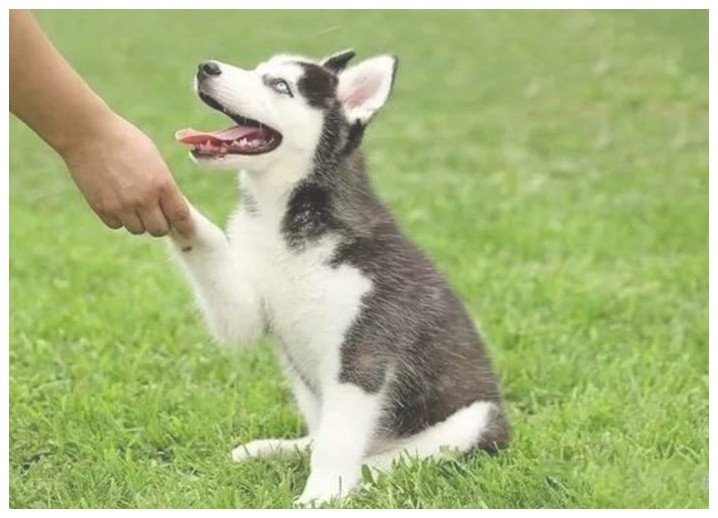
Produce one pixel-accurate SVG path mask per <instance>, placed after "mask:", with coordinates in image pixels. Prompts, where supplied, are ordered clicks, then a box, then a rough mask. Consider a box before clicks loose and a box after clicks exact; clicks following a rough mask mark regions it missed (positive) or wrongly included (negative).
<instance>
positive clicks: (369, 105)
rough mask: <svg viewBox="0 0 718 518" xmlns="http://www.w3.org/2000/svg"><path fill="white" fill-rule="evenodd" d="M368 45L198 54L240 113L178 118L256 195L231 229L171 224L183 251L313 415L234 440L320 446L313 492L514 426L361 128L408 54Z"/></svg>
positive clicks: (212, 90)
mask: <svg viewBox="0 0 718 518" xmlns="http://www.w3.org/2000/svg"><path fill="white" fill-rule="evenodd" d="M354 55H355V54H354V52H353V51H350V50H349V51H343V52H340V53H338V54H335V55H333V56H330V57H328V58H326V59H323V60H321V61H316V60H312V59H308V58H305V57H300V56H291V55H278V56H275V57H273V58H271V59H270V60H269V61H267V62H265V63H262V64H260V65H259V66H257V67H256V68H255V69H254V70H243V69H241V68H237V67H235V66H231V65H228V64H225V63H220V62H217V61H207V62H204V63H201V64H200V65H199V67H198V71H197V74H196V82H195V88H196V91H197V94H198V96H199V98H200V99H201V100H202V101H204V103H206V104H207V105H208V106H209V107H210V108H213V109H215V110H218V111H220V112H222V113H224V114H226V115H227V116H228V117H229V118H230V119H231V120H232V121H233V125H232V126H231V127H229V128H227V129H224V130H220V131H212V132H210V131H206V132H205V131H196V130H190V129H187V130H181V131H179V132H178V133H177V139H178V140H179V141H181V142H182V143H184V144H187V145H189V146H190V147H191V156H192V157H193V159H194V161H196V162H197V163H199V164H201V165H206V166H212V167H219V168H229V169H234V170H239V171H240V173H239V174H240V185H241V200H240V201H241V202H240V205H239V208H238V209H237V211H236V212H235V213H234V215H233V216H232V217H231V220H230V222H229V224H228V226H227V229H226V232H223V231H222V230H221V229H220V228H218V227H217V226H215V225H214V224H213V223H211V222H210V221H208V220H207V219H206V218H205V217H204V216H202V215H201V214H200V213H199V212H198V211H197V210H196V209H194V208H193V209H192V218H193V220H194V229H195V230H194V234H193V235H192V236H190V237H187V238H185V237H182V236H180V235H179V234H177V233H174V234H172V236H171V245H172V246H171V248H172V249H173V253H174V255H175V256H176V257H177V259H178V261H179V263H180V264H181V265H182V266H183V268H184V270H185V272H186V274H187V277H188V279H189V281H190V283H191V285H192V288H193V291H194V293H195V295H196V299H197V301H198V303H199V305H200V307H201V309H202V312H203V314H204V316H205V318H206V321H207V323H208V325H209V327H210V328H211V330H212V332H213V333H214V335H215V336H216V337H217V338H218V339H219V340H221V341H224V342H229V343H233V344H243V343H251V342H253V341H255V340H257V339H258V338H259V337H260V336H261V335H262V334H263V333H265V332H268V333H270V334H271V335H272V336H273V337H274V339H275V341H276V344H277V350H278V354H279V356H280V358H281V362H282V364H283V367H284V369H285V371H286V373H287V375H288V377H289V379H290V381H291V384H292V387H293V392H294V395H295V397H296V402H297V405H298V407H299V410H300V411H301V413H302V416H303V417H304V420H305V421H306V426H307V435H306V437H302V438H299V439H260V440H255V441H252V442H249V443H247V444H243V445H241V446H239V447H237V448H235V449H234V451H233V452H232V457H233V459H234V460H235V461H238V462H242V461H245V460H247V459H251V458H253V457H261V456H266V455H273V454H289V453H296V452H297V451H300V450H303V449H306V448H310V449H311V462H310V464H311V473H310V475H309V478H308V480H307V482H306V486H305V488H304V491H303V493H302V494H301V496H300V497H299V499H298V500H297V503H299V504H306V503H310V502H322V501H326V500H328V499H331V498H334V497H341V496H345V495H346V494H347V493H348V492H349V491H351V490H352V488H354V487H355V486H356V485H357V484H358V483H359V482H360V478H361V467H362V465H363V464H366V465H368V466H370V467H373V468H376V469H379V470H386V469H389V468H390V467H391V466H392V462H393V461H394V460H397V459H399V458H400V457H401V456H402V455H407V456H409V457H410V458H425V457H435V458H438V457H440V456H442V455H444V454H445V453H446V452H447V449H448V450H452V449H453V450H458V451H459V452H467V451H469V450H471V449H473V448H482V449H486V450H496V449H498V448H501V447H503V446H505V445H506V443H507V442H508V435H509V434H508V425H507V422H506V419H505V414H504V411H503V408H502V405H501V399H500V395H499V389H498V385H497V380H496V376H495V375H494V372H493V371H492V367H491V363H490V361H489V359H488V358H487V356H486V352H485V350H484V345H483V343H482V340H481V338H480V337H479V335H478V334H477V331H476V329H475V327H474V324H473V322H472V320H471V318H470V317H469V316H468V315H467V313H466V311H465V310H464V308H463V306H462V303H461V301H460V300H459V299H458V298H457V296H456V294H455V293H454V292H453V291H452V289H451V288H450V287H449V285H448V283H447V281H446V280H445V279H444V277H443V276H442V275H441V274H440V273H439V272H438V271H437V270H436V268H435V267H434V266H433V264H432V262H431V261H430V260H429V259H428V258H427V256H426V255H424V253H423V252H422V251H421V250H419V249H418V248H417V247H416V246H415V245H414V244H413V243H412V242H411V241H410V240H409V239H408V238H407V237H406V236H405V235H404V234H403V233H402V231H401V230H400V229H399V228H398V226H397V223H396V222H395V221H394V218H393V217H392V215H391V213H390V212H389V210H388V209H387V207H386V206H385V205H384V204H383V203H382V202H381V200H379V198H378V197H377V196H376V194H375V193H374V191H373V189H372V187H371V184H370V181H369V178H368V175H367V172H366V170H365V165H364V158H363V155H362V151H361V149H360V143H361V140H362V135H363V133H364V131H365V129H366V127H367V125H368V124H369V122H370V121H371V120H372V118H373V117H374V115H376V113H377V111H378V110H379V109H380V108H381V107H382V106H383V105H384V103H385V102H386V100H387V98H388V97H389V94H390V92H391V90H392V86H393V83H394V77H395V74H396V70H397V59H396V57H394V56H390V55H380V56H376V57H373V58H371V59H367V60H365V61H362V62H361V63H359V64H357V65H355V66H352V67H348V62H349V61H350V60H351V59H352V58H353V57H354Z"/></svg>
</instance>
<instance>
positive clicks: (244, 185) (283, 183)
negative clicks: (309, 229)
mask: <svg viewBox="0 0 718 518" xmlns="http://www.w3.org/2000/svg"><path fill="white" fill-rule="evenodd" d="M312 168H313V164H312V161H311V160H303V161H297V160H292V161H281V162H278V163H276V164H273V165H272V166H271V167H269V168H267V169H264V170H262V171H249V170H243V171H240V173H239V182H240V189H241V191H242V197H243V199H244V200H245V201H247V200H251V203H252V204H254V205H255V207H254V208H256V209H257V210H259V211H260V212H261V213H262V214H265V215H275V216H276V217H278V218H281V216H282V214H283V213H284V210H285V208H286V205H287V200H288V199H289V197H290V195H291V193H292V191H294V189H295V188H296V186H297V185H298V184H299V183H300V182H302V180H304V179H306V178H308V177H310V176H311V175H312Z"/></svg>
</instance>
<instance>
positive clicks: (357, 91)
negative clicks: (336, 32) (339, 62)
mask: <svg viewBox="0 0 718 518" xmlns="http://www.w3.org/2000/svg"><path fill="white" fill-rule="evenodd" d="M398 65H399V60H398V59H397V58H396V56H390V55H383V56H376V57H374V58H370V59H367V60H366V61H362V62H361V63H359V64H358V65H355V66H353V67H351V68H349V69H347V70H345V71H344V72H342V73H341V74H339V85H338V86H337V98H338V99H339V102H340V103H341V104H342V106H343V107H344V113H345V114H346V116H347V119H349V122H350V123H351V124H355V123H357V122H358V123H359V124H361V125H362V126H365V125H366V124H367V123H368V122H369V120H371V118H372V117H373V116H374V115H375V114H376V112H377V111H379V108H381V107H382V106H384V103H385V102H386V100H387V99H388V98H389V94H390V93H391V89H392V86H393V85H394V76H395V75H396V69H397V67H398Z"/></svg>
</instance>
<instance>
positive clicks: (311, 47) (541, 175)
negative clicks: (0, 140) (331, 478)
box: [10, 11, 708, 507]
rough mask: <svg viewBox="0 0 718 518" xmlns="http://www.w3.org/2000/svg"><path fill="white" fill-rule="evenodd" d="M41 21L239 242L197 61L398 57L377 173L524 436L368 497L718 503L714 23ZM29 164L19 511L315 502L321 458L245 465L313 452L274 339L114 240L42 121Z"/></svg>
mask: <svg viewBox="0 0 718 518" xmlns="http://www.w3.org/2000/svg"><path fill="white" fill-rule="evenodd" d="M38 16H39V18H40V20H41V22H42V23H43V25H44V26H45V28H46V29H47V31H48V32H49V33H50V34H51V36H52V37H53V38H54V40H55V41H56V43H57V44H58V46H59V47H60V48H61V49H62V50H63V51H64V53H65V54H66V55H67V56H68V57H69V59H70V60H71V61H72V62H73V63H74V64H75V66H76V67H77V68H78V69H79V71H80V72H81V73H82V74H83V75H84V76H85V77H86V78H87V79H88V81H89V82H90V83H91V84H92V85H93V87H94V88H95V89H96V90H97V91H98V92H100V93H101V94H102V95H103V96H104V97H105V98H106V100H107V101H108V102H109V103H110V104H111V105H112V106H113V107H114V108H115V109H116V110H117V111H118V112H120V113H122V114H124V115H125V116H127V117H128V118H129V119H130V120H132V121H134V122H135V123H137V124H138V125H139V126H140V127H142V128H143V129H144V130H145V131H146V132H147V133H148V134H150V135H151V136H152V137H153V138H155V139H156V142H157V143H158V145H159V147H160V148H161V150H162V151H163V153H164V154H165V156H166V157H167V160H168V162H169V164H170V165H171V168H172V169H173V171H174V172H175V173H176V175H177V178H178V181H179V183H180V184H181V186H182V187H183V189H184V191H185V193H186V194H187V196H188V197H189V198H190V199H191V200H192V201H193V202H194V203H195V204H196V205H197V206H198V207H200V208H201V209H202V210H203V211H204V212H205V213H206V214H208V215H210V216H211V217H212V218H213V219H214V220H215V221H218V222H223V221H224V219H225V218H226V217H227V216H228V214H229V212H230V211H231V210H232V208H233V206H234V204H235V203H236V190H235V186H236V180H235V178H234V175H232V174H222V173H218V172H214V171H203V170H201V169H197V168H195V167H193V166H192V165H191V164H190V162H189V161H188V159H187V157H186V150H185V149H184V148H183V147H181V146H179V145H177V144H176V143H175V142H174V141H173V138H172V135H173V132H174V130H175V129H178V128H181V127H187V126H190V125H191V126H194V127H206V126H209V127H212V126H216V125H217V123H218V122H220V121H224V119H223V117H222V116H221V115H218V114H216V113H211V112H210V111H209V110H207V109H206V108H204V107H203V106H201V105H200V103H199V102H197V101H196V100H195V98H194V95H193V93H192V92H191V90H190V84H191V77H192V74H193V72H194V68H195V65H196V63H197V62H198V61H200V60H201V59H205V58H210V57H214V58H217V59H220V60H223V61H229V62H235V63H238V64H241V65H245V66H250V65H252V64H254V63H256V62H258V61H260V60H262V59H264V58H266V57H268V56H269V55H270V54H272V53H275V52H279V51H292V52H298V53H305V54H309V55H317V56H318V55H324V54H326V53H329V52H332V51H335V50H339V49H342V48H346V47H349V46H353V47H355V48H356V49H357V50H358V51H359V53H360V56H363V57H366V56H368V55H371V54H372V53H379V52H382V51H391V52H394V53H396V54H397V55H398V56H399V57H400V59H401V65H400V69H399V73H398V76H397V84H396V89H395V91H394V94H393V96H392V99H391V100H390V102H389V103H388V104H387V106H386V107H385V109H384V111H383V113H382V114H381V115H380V116H379V117H378V118H377V120H375V121H374V123H373V126H372V127H371V128H370V130H369V132H368V135H367V138H366V140H365V144H364V145H365V150H366V151H367V154H368V160H369V164H370V167H371V169H372V171H373V178H374V181H375V184H376V187H377V190H378V191H379V192H380V194H381V195H382V196H383V198H384V199H385V200H386V201H387V202H388V204H389V205H390V206H391V207H392V208H393V209H394V211H395V213H396V215H397V217H398V219H399V220H400V222H401V224H402V226H403V227H404V228H405V229H406V230H407V232H408V233H409V234H410V235H411V236H413V238H414V239H415V240H416V241H418V242H419V243H420V244H421V245H422V246H423V247H424V248H425V249H426V250H428V251H429V253H430V254H431V255H432V257H434V258H435V260H436V262H437V264H438V266H439V268H440V269H441V270H442V271H443V272H445V273H446V275H447V276H448V277H449V278H450V280H451V282H452V284H453V285H454V286H455V287H456V289H457V290H458V291H459V292H460V294H461V295H462V297H463V299H464V300H465V302H466V304H467V305H468V307H469V310H470V312H471V314H472V315H473V316H474V317H475V318H476V320H477V322H480V325H481V328H482V330H483V332H484V334H485V336H486V338H487V340H488V342H489V350H490V352H491V355H492V358H493V360H494V363H495V366H496V368H497V370H498V371H499V373H500V377H501V380H502V388H503V391H504V393H505V397H506V399H507V406H508V411H509V415H510V418H511V421H512V424H513V430H514V438H513V443H512V445H511V447H510V448H509V449H508V450H506V451H505V452H503V453H502V454H500V455H499V456H496V457H488V456H485V455H483V454H476V455H472V456H469V457H468V458H465V459H462V460H460V461H450V462H444V463H439V464H437V463H432V462H423V463H420V464H416V465H413V466H401V467H399V469H397V470H396V471H395V472H393V473H392V474H391V475H388V476H384V477H380V478H378V479H376V480H374V481H373V483H371V484H369V488H368V490H363V491H361V492H358V493H356V494H355V495H354V496H352V497H351V498H349V499H348V500H346V501H345V502H344V503H343V504H342V505H345V506H348V507H706V506H707V505H708V482H707V478H708V247H707V245H708V146H707V139H708V119H707V112H708V16H707V13H706V12H673V13H671V12H585V11H583V12H582V11H573V12H509V11H496V12H417V11H414V12H386V13H382V12H347V13H343V12H321V11H319V12H309V11H305V12H269V11H266V12H219V11H208V12H143V13H140V12H131V11H130V12H82V11H79V12H64V13H60V12H42V13H39V15H38ZM10 150H11V155H10V170H11V173H10V189H11V191H10V217H11V227H10V247H11V248H10V251H11V258H10V296H11V308H10V405H11V406H10V505H11V506H12V507H288V506H290V505H291V502H292V500H293V498H295V497H296V496H297V495H298V494H299V492H300V491H301V489H302V486H303V484H304V481H305V479H306V477H307V474H308V459H307V458H306V457H301V458H300V457H298V458H296V459H289V460H279V459H277V460H257V461H252V462H250V463H246V464H242V465H233V464H232V463H231V462H230V460H229V452H230V450H231V449H232V448H233V447H234V446H235V445H237V444H238V443H240V442H245V441H247V440H250V439H253V438H259V437H266V436H287V437H290V436H298V435H299V434H300V433H301V431H302V424H301V421H300V418H299V417H298V414H297V413H296V412H295V411H294V409H293V407H292V405H291V403H290V399H289V388H288V385H287V383H286V382H285V381H284V380H283V379H282V377H281V375H280V371H279V369H278V366H277V363H276V361H275V358H274V355H273V352H272V348H271V344H270V343H269V342H267V343H261V344H259V345H258V346H256V347H253V348H249V349H246V350H242V351H230V350H224V349H221V348H219V347H218V346H217V345H216V344H214V343H212V341H211V340H210V338H209V336H208V334H207V331H206V330H205V328H204V326H203V323H202V321H201V319H200V318H199V316H198V314H197V313H196V311H195V309H194V306H193V303H192V301H191V296H190V293H189V291H188V288H187V287H186V285H185V283H184V281H183V279H182V278H181V277H180V275H179V272H178V270H177V269H175V268H174V267H173V265H172V264H171V263H170V262H169V260H168V259H167V256H166V254H165V249H164V244H163V243H162V242H160V241H157V240H154V239H152V238H149V237H141V238H138V237H135V236H131V235H129V234H127V233H123V232H112V231H109V230H107V229H105V228H104V227H103V226H102V225H101V224H100V223H99V220H97V219H96V217H95V216H94V214H93V213H91V211H90V210H89V209H88V208H87V207H86V205H85V203H84V201H83V199H82V198H81V197H80V195H79V193H78V192H77V191H76V189H75V187H74V185H73V184H72V182H71V181H70V180H69V177H68V176H67V175H66V174H65V172H64V167H63V165H62V163H61V161H59V160H58V158H57V157H55V156H54V155H53V154H52V153H51V152H50V151H49V150H48V149H47V148H46V147H45V146H44V144H43V143H42V142H41V141H39V139H38V138H37V137H36V136H35V135H34V134H32V133H31V132H30V131H29V130H28V129H27V128H25V127H24V126H23V125H22V124H20V123H19V122H18V121H17V120H12V121H11V124H10ZM141 166H142V164H138V167H141Z"/></svg>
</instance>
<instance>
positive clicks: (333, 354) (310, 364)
mask: <svg viewBox="0 0 718 518" xmlns="http://www.w3.org/2000/svg"><path fill="white" fill-rule="evenodd" d="M280 229H281V218H280V217H278V216H277V215H275V214H262V213H259V214H251V213H249V212H247V211H241V210H240V211H239V212H238V213H237V214H236V215H235V217H234V218H232V220H231V222H230V224H229V226H228V228H227V235H228V237H229V240H230V247H231V250H232V253H233V254H234V255H235V257H236V260H237V262H238V263H239V264H240V265H241V267H243V268H246V270H247V272H248V273H249V275H248V276H246V278H247V279H249V280H250V282H251V283H252V285H253V288H254V290H255V291H256V293H257V294H258V296H259V298H260V301H261V304H262V306H263V310H264V314H265V318H266V321H267V324H268V327H269V330H270V332H271V333H272V335H273V336H274V337H275V339H276V340H277V341H278V345H279V346H280V347H281V348H282V349H283V351H282V352H283V353H284V355H285V356H286V357H287V359H288V360H289V361H290V362H291V364H292V367H293V368H295V369H296V370H297V371H298V373H299V374H300V375H301V376H302V378H303V379H304V380H305V381H306V382H307V383H309V384H310V385H312V386H313V387H319V386H321V385H323V384H325V383H326V382H330V381H336V376H337V374H338V372H339V348H340V346H341V344H342V342H343V339H344V336H345V334H346V332H347V330H348V329H349V327H350V326H351V324H352V322H353V321H354V319H355V318H356V317H357V315H358V313H359V311H360V308H361V304H362V297H363V296H364V295H365V294H366V293H367V292H368V291H369V290H370V289H371V281H370V280H369V279H368V278H367V277H366V276H364V275H363V274H362V273H361V272H360V271H359V270H358V269H357V268H354V267H351V266H347V265H340V266H338V267H333V266H331V265H330V264H329V263H330V260H331V257H332V255H333V254H334V250H335V248H336V243H337V240H336V237H335V236H327V237H324V238H322V239H321V240H319V241H317V242H316V243H311V244H309V245H307V246H306V247H305V248H304V249H302V250H300V251H297V250H291V249H290V248H289V247H288V246H287V243H286V241H285V239H284V237H283V236H282V234H281V230H280Z"/></svg>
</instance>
